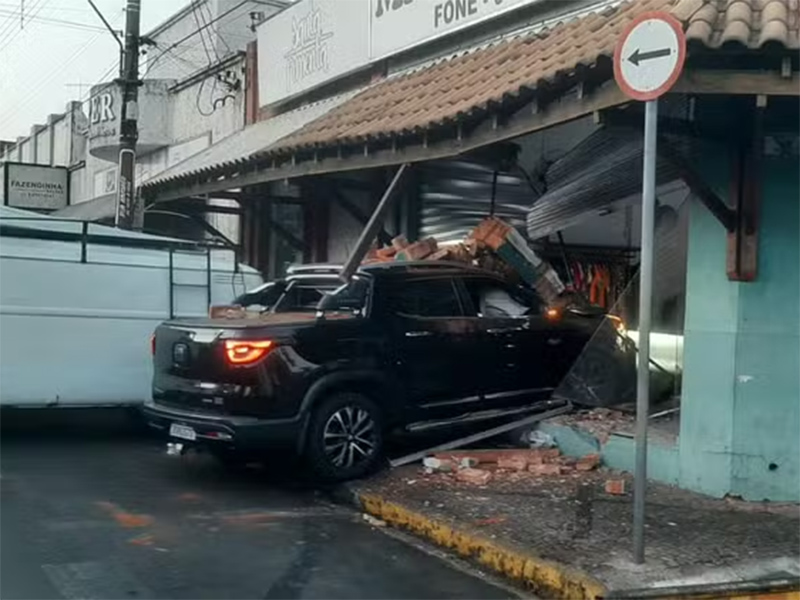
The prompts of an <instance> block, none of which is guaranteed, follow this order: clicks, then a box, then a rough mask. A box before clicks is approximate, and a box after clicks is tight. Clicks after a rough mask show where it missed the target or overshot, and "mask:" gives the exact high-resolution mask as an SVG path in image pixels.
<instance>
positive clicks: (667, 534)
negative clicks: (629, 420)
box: [352, 451, 800, 598]
mask: <svg viewBox="0 0 800 600" xmlns="http://www.w3.org/2000/svg"><path fill="white" fill-rule="evenodd" d="M523 452H525V451H523ZM454 454H456V453H454ZM457 454H460V455H464V454H468V452H459V453H457ZM456 458H457V459H459V458H460V457H456ZM489 460H491V459H489ZM501 464H503V463H501ZM480 467H481V469H485V470H488V471H491V472H492V480H491V481H490V482H489V483H488V484H486V485H480V484H479V483H466V482H464V481H461V479H463V473H462V474H461V475H458V474H457V473H454V472H450V473H443V472H434V473H425V471H424V469H423V468H422V467H421V466H420V465H410V466H408V467H403V468H399V469H395V470H392V471H388V472H386V473H384V474H382V475H379V476H378V477H376V478H374V479H372V480H370V481H364V482H357V483H356V484H355V485H353V486H352V489H353V491H354V492H355V493H356V495H357V496H358V497H359V499H360V501H361V503H362V506H363V507H364V510H365V511H366V512H368V513H370V514H372V515H373V516H374V517H377V518H378V519H382V520H384V521H386V522H387V523H388V524H389V525H392V526H397V527H400V528H404V529H407V530H410V531H412V532H413V533H416V534H418V535H420V536H422V537H425V538H427V539H428V540H430V541H432V542H434V543H436V544H438V545H440V546H443V547H447V548H449V549H451V550H453V551H455V552H457V553H459V554H461V555H463V556H469V557H471V558H473V559H475V560H477V561H478V562H480V563H482V564H484V565H486V566H489V567H491V568H493V569H495V570H496V571H499V572H501V573H503V574H505V575H506V576H508V577H510V578H512V579H515V580H517V581H519V582H521V583H523V584H525V585H526V586H527V587H529V588H531V589H532V591H534V592H535V593H537V594H539V595H542V596H545V597H559V598H564V597H566V598H593V597H600V596H605V597H609V596H614V595H615V594H614V593H612V592H617V593H622V592H623V591H625V590H631V589H641V588H650V587H654V586H658V587H661V586H665V587H666V586H687V585H691V584H712V583H733V582H746V581H752V580H755V579H762V578H766V577H773V576H775V577H780V576H783V577H787V576H794V577H797V576H800V508H799V507H798V506H796V505H769V504H753V503H744V502H741V501H735V500H714V499H709V498H706V497H704V496H700V495H697V494H693V493H690V492H686V491H683V490H680V489H677V488H673V487H670V486H666V485H661V484H655V483H654V484H652V485H650V486H649V487H648V498H647V519H646V536H647V538H646V539H647V562H646V564H645V565H644V566H637V565H634V564H633V563H632V561H631V539H632V538H631V522H632V495H631V493H630V492H629V491H628V490H630V489H631V481H630V478H629V477H628V476H627V475H623V474H620V473H614V472H611V471H609V470H607V469H605V468H599V469H596V470H591V471H578V470H575V469H574V468H571V469H570V468H568V469H566V470H567V471H568V472H567V473H565V474H558V475H539V474H536V473H531V472H529V471H515V470H513V469H499V468H498V467H497V465H496V464H495V465H494V466H492V465H491V464H489V465H486V464H481V465H480ZM562 470H564V469H562ZM609 479H614V480H617V481H619V480H625V481H626V483H627V488H628V490H626V491H625V493H624V494H622V495H611V494H608V493H606V492H605V484H606V482H607V481H608V480H609ZM729 597H733V596H729ZM751 597H756V596H751ZM781 597H787V596H781ZM791 597H795V596H791Z"/></svg>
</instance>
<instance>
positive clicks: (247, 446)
mask: <svg viewBox="0 0 800 600" xmlns="http://www.w3.org/2000/svg"><path fill="white" fill-rule="evenodd" d="M612 319H613V317H609V316H606V315H605V314H603V313H602V311H586V310H583V311H572V310H567V309H565V310H554V309H552V308H548V307H546V306H543V305H542V304H541V302H540V300H539V299H538V297H537V296H536V294H535V292H534V291H533V290H531V289H530V288H527V287H525V286H521V285H517V284H511V283H509V282H506V281H505V280H503V279H500V278H499V277H498V276H497V275H495V274H493V273H489V272H486V271H482V270H478V269H473V268H471V267H468V266H464V265H460V264H451V263H437V262H422V263H387V264H379V265H373V266H365V267H362V268H361V269H360V270H359V271H358V272H357V273H356V274H355V275H354V277H353V278H352V279H351V281H350V282H349V283H348V284H346V285H341V286H339V287H338V288H337V289H335V290H334V291H332V292H330V293H327V292H326V293H324V294H323V296H322V299H321V301H320V302H319V304H318V306H316V307H314V308H313V310H312V309H300V310H296V311H292V312H282V311H280V310H278V311H275V310H272V311H265V312H264V313H263V314H262V315H261V317H260V318H249V319H241V320H230V319H224V320H216V321H215V320H209V319H205V320H174V321H169V322H166V323H163V324H162V325H160V326H159V327H158V328H157V329H156V332H155V335H154V344H153V355H154V357H153V360H154V377H153V388H152V392H153V398H152V401H150V402H148V403H147V404H146V405H145V409H144V410H145V415H146V418H147V421H148V422H149V423H150V424H151V425H152V426H153V427H155V428H157V429H160V430H161V431H163V432H164V433H165V434H166V435H168V436H169V437H170V438H171V440H172V442H174V443H180V444H183V445H184V447H185V446H188V445H191V444H196V445H202V446H205V447H206V448H207V449H208V450H210V451H211V452H212V453H214V454H215V455H217V456H218V457H220V458H221V459H224V460H233V459H236V458H237V457H239V456H241V455H250V454H251V453H254V452H259V451H261V450H263V449H265V448H267V447H273V446H274V445H275V444H283V445H286V446H288V447H290V448H294V449H296V450H297V451H298V452H300V453H302V455H303V456H304V457H305V458H306V459H307V461H308V464H309V465H310V466H311V467H312V468H313V470H314V471H316V473H317V474H318V475H320V476H322V477H324V478H328V479H347V478H352V477H358V476H360V475H362V474H364V473H366V472H367V471H369V470H370V469H372V468H374V467H375V466H376V465H377V464H378V462H379V461H380V459H381V456H382V451H383V447H384V439H385V437H386V436H387V435H389V434H390V433H391V432H393V431H396V430H398V429H404V430H413V429H414V427H415V426H418V425H419V424H425V423H428V424H443V423H444V424H446V423H448V422H449V421H451V420H453V421H457V420H458V419H463V418H464V417H465V416H468V417H470V420H472V421H474V420H476V419H478V420H479V419H481V418H484V417H485V418H486V419H491V418H497V417H498V415H503V414H506V413H509V414H510V413H513V412H514V411H518V410H519V409H520V407H521V406H524V405H529V404H531V403H532V402H535V401H537V400H544V399H547V398H549V397H550V396H551V395H552V394H553V392H554V390H555V389H556V388H557V387H558V386H559V384H560V383H561V382H562V380H564V378H565V376H566V375H567V373H568V372H570V370H571V368H572V366H573V363H574V362H575V360H576V358H577V357H578V356H579V355H580V354H581V352H582V351H583V350H584V347H585V346H586V345H587V342H588V341H589V339H590V338H593V336H594V338H593V339H594V340H596V339H597V337H598V336H597V332H598V331H600V330H602V328H604V327H605V328H606V329H607V330H608V331H610V332H611V333H610V334H608V335H606V336H605V338H603V340H602V341H601V343H596V341H593V343H592V352H593V355H594V358H593V360H592V363H593V365H594V368H593V371H594V373H595V375H593V376H595V377H599V378H600V379H601V381H598V382H595V383H596V384H597V385H599V386H600V387H602V388H603V389H604V390H605V391H604V394H603V397H605V398H611V401H615V400H614V399H615V398H616V395H615V394H617V391H618V390H617V388H618V387H619V384H620V382H622V381H626V380H627V381H629V380H630V375H631V374H632V373H633V369H634V366H633V365H634V360H635V359H633V358H632V356H631V354H630V352H627V351H626V350H625V349H624V344H623V345H621V344H619V343H618V336H615V335H614V331H615V325H616V323H615V322H614V321H613V320H612ZM594 397H595V398H597V396H596V395H595V396H594ZM588 402H589V403H592V402H593V400H591V399H590V400H589V401H588ZM594 403H597V402H596V401H594Z"/></svg>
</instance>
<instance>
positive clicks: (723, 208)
mask: <svg viewBox="0 0 800 600" xmlns="http://www.w3.org/2000/svg"><path fill="white" fill-rule="evenodd" d="M658 154H659V155H660V156H662V157H663V158H664V159H666V160H667V161H669V162H670V163H672V164H673V165H674V166H675V168H676V169H677V170H678V173H679V174H680V177H681V179H683V181H684V182H685V183H686V185H688V186H689V189H691V190H692V192H694V194H695V195H696V196H697V197H698V199H699V200H700V201H701V202H702V203H703V204H704V205H705V206H706V208H708V210H710V211H711V213H712V214H713V215H714V216H715V217H716V218H717V219H718V220H719V222H720V223H722V226H723V227H725V229H726V230H727V231H733V230H734V229H735V228H736V213H735V212H734V210H733V209H731V208H730V207H729V206H728V205H727V203H726V202H725V201H724V200H723V199H722V198H720V197H719V196H718V195H717V193H716V192H715V191H714V190H712V189H711V187H710V186H709V185H708V184H707V183H706V182H705V180H703V178H702V177H700V175H698V174H697V173H696V172H695V170H694V169H693V168H692V167H691V165H690V164H689V163H688V162H687V161H686V160H685V159H684V158H683V157H682V156H681V155H680V153H679V152H678V151H677V150H675V149H674V148H673V147H672V146H671V145H670V143H669V142H668V141H667V140H666V139H664V138H661V137H660V138H659V140H658Z"/></svg>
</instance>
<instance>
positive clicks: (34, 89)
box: [0, 14, 122, 125]
mask: <svg viewBox="0 0 800 600" xmlns="http://www.w3.org/2000/svg"><path fill="white" fill-rule="evenodd" d="M121 18H122V14H120V15H118V16H117V18H116V20H115V22H114V25H117V24H118V23H119V21H120V19H121ZM103 32H106V30H105V29H104V30H103ZM103 32H98V33H97V34H95V35H94V36H93V37H92V38H90V39H89V40H87V42H86V43H85V44H84V45H83V46H81V47H80V48H78V49H77V50H75V52H74V53H73V54H72V55H70V57H68V58H67V60H66V61H64V62H63V63H60V64H58V65H57V66H56V67H55V68H54V69H53V70H52V71H50V73H48V74H47V75H46V76H45V77H44V78H42V79H40V80H39V82H38V83H35V84H34V85H33V87H32V88H29V92H28V94H27V95H26V96H25V97H24V98H23V99H22V100H21V101H19V102H18V105H20V106H23V105H25V104H26V103H27V102H29V101H30V100H31V99H32V98H34V97H35V96H36V94H38V92H39V91H40V90H41V88H42V87H43V86H44V85H45V84H47V83H48V82H49V81H50V79H51V77H52V76H53V75H55V73H56V72H58V71H60V70H62V69H63V68H64V67H66V66H68V65H70V64H72V62H74V61H75V60H76V59H77V58H78V57H79V56H80V55H81V54H83V53H84V52H85V51H86V50H87V49H88V48H89V47H90V46H91V45H92V44H93V43H94V42H95V41H96V40H97V39H99V37H100V35H101V34H102V33H103ZM118 64H119V63H118V61H117V60H115V61H114V62H112V63H111V65H110V66H109V67H108V69H107V70H106V71H105V73H104V74H103V75H102V76H101V77H100V79H99V81H98V84H99V83H103V82H104V81H105V79H106V78H107V77H108V76H109V75H110V74H111V73H112V72H113V71H114V69H115V68H117V66H118ZM90 98H91V92H89V93H88V95H87V97H86V99H85V100H82V101H81V106H83V105H85V104H86V103H87V102H88V101H89V99H90ZM17 112H18V111H14V112H12V113H11V114H10V115H8V116H6V117H4V118H0V125H5V124H6V123H7V122H8V121H9V119H10V118H11V117H14V116H15V115H16V114H17Z"/></svg>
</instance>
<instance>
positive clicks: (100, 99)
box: [89, 84, 122, 141]
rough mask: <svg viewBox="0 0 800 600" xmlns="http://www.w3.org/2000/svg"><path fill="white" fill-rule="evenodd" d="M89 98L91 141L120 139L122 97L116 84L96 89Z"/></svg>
mask: <svg viewBox="0 0 800 600" xmlns="http://www.w3.org/2000/svg"><path fill="white" fill-rule="evenodd" d="M92 91H93V94H92V96H91V97H90V98H89V140H92V141H94V140H97V139H98V138H112V139H113V140H114V141H116V138H118V137H119V122H120V106H121V104H122V96H121V94H120V90H119V87H118V86H117V85H116V84H112V85H105V86H102V87H99V88H96V89H94V90H92Z"/></svg>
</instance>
